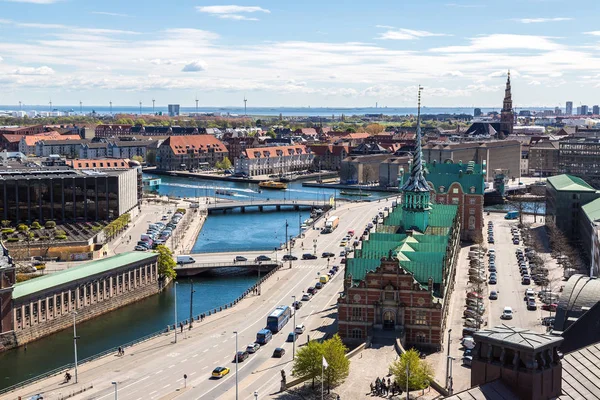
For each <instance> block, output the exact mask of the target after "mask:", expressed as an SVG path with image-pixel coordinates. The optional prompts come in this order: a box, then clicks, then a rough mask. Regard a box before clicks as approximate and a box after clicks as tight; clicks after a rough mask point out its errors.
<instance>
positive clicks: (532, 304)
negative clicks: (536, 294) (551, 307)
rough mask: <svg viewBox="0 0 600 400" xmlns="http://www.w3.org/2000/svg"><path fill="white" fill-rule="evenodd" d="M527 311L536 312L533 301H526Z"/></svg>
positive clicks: (535, 305)
mask: <svg viewBox="0 0 600 400" xmlns="http://www.w3.org/2000/svg"><path fill="white" fill-rule="evenodd" d="M527 309H528V310H531V311H534V310H537V304H535V300H527Z"/></svg>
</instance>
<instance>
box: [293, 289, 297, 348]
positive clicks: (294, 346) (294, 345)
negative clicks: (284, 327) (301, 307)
mask: <svg viewBox="0 0 600 400" xmlns="http://www.w3.org/2000/svg"><path fill="white" fill-rule="evenodd" d="M292 300H294V302H293V303H292V304H293V305H294V341H293V342H292V360H295V359H296V311H298V310H297V309H296V296H292Z"/></svg>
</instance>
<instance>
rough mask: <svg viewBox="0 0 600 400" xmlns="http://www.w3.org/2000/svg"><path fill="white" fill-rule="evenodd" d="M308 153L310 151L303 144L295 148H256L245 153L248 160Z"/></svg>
mask: <svg viewBox="0 0 600 400" xmlns="http://www.w3.org/2000/svg"><path fill="white" fill-rule="evenodd" d="M308 153H309V150H308V149H307V148H306V146H304V145H301V144H298V145H294V146H273V147H254V148H251V149H246V150H244V152H243V154H244V155H245V156H246V157H247V158H268V157H280V156H283V155H285V156H287V155H292V154H308Z"/></svg>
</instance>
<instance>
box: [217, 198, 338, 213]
mask: <svg viewBox="0 0 600 400" xmlns="http://www.w3.org/2000/svg"><path fill="white" fill-rule="evenodd" d="M330 207H331V206H330V205H329V203H328V202H322V201H314V200H282V199H278V200H250V201H228V202H219V203H217V204H209V205H208V206H207V210H208V213H213V212H216V211H222V212H223V213H227V211H233V210H236V209H239V210H240V211H241V212H243V213H245V212H247V211H258V212H263V211H290V210H294V211H298V210H312V209H315V208H320V209H322V210H324V211H326V210H328V209H329V208H330Z"/></svg>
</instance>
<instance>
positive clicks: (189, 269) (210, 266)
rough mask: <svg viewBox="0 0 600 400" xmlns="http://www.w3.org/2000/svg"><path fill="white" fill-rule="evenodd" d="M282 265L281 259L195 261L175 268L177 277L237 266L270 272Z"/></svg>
mask: <svg viewBox="0 0 600 400" xmlns="http://www.w3.org/2000/svg"><path fill="white" fill-rule="evenodd" d="M279 265H282V262H281V261H235V262H234V261H233V260H232V261H229V262H212V263H194V264H183V265H178V266H177V267H176V268H175V271H176V272H177V277H178V278H180V277H185V276H195V275H200V274H203V273H207V272H213V271H215V270H220V269H224V268H235V269H237V270H238V271H237V272H240V273H246V272H248V271H256V272H258V271H260V272H261V273H263V272H265V273H266V272H269V271H271V270H272V269H274V268H276V267H277V266H279Z"/></svg>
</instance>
